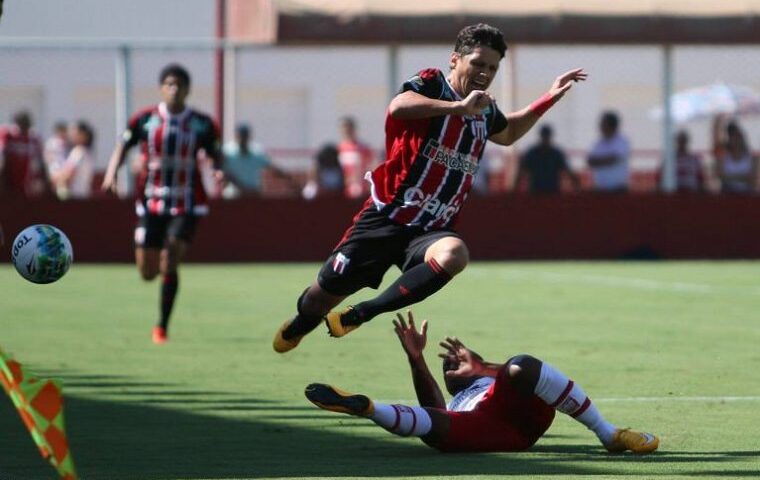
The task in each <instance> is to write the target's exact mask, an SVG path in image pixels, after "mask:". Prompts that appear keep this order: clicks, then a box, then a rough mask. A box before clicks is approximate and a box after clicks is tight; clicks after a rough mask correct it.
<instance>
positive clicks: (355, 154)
mask: <svg viewBox="0 0 760 480" xmlns="http://www.w3.org/2000/svg"><path fill="white" fill-rule="evenodd" d="M340 136H341V140H340V143H339V144H338V161H339V162H340V166H341V168H342V169H343V178H344V179H345V187H346V190H345V191H346V197H348V198H363V197H366V196H367V194H368V193H369V184H368V183H367V182H365V181H364V175H365V174H366V173H367V172H368V171H369V170H372V167H373V165H372V149H370V148H369V147H368V146H367V145H366V144H364V143H363V142H362V141H360V140H359V138H358V137H357V135H356V121H355V120H354V118H353V117H343V118H341V119H340Z"/></svg>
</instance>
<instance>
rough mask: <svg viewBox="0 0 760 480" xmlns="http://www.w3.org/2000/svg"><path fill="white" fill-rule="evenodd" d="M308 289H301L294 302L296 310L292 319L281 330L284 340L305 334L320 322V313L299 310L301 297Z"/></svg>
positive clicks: (301, 301)
mask: <svg viewBox="0 0 760 480" xmlns="http://www.w3.org/2000/svg"><path fill="white" fill-rule="evenodd" d="M308 290H309V289H308V288H307V289H306V290H304V291H303V293H302V294H301V296H300V297H298V302H296V311H297V312H298V313H297V314H296V316H295V317H293V321H292V322H290V325H289V326H288V328H286V329H285V331H283V332H282V337H283V338H284V339H285V340H290V339H291V338H293V337H296V336H298V335H306V334H307V333H309V332H311V331H312V330H314V329H315V328H317V326H318V325H319V324H320V323H321V322H322V315H308V314H305V313H303V311H302V310H301V304H302V303H303V297H304V295H306V292H307V291H308Z"/></svg>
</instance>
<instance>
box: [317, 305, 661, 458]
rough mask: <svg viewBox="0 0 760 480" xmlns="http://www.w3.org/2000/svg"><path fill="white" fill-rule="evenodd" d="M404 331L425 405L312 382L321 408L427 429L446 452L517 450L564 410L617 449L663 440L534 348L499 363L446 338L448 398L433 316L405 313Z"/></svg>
mask: <svg viewBox="0 0 760 480" xmlns="http://www.w3.org/2000/svg"><path fill="white" fill-rule="evenodd" d="M397 317H398V320H394V321H393V324H394V326H395V331H396V335H397V336H398V338H399V340H400V341H401V346H402V348H403V349H404V352H405V353H406V355H407V358H408V360H409V366H410V367H411V370H412V380H413V383H414V389H415V391H416V393H417V400H418V401H419V403H420V406H418V407H417V406H415V407H410V406H407V405H398V404H395V405H389V404H385V403H380V402H377V401H373V400H371V399H370V398H369V397H367V396H366V395H362V394H352V393H349V392H345V391H343V390H340V389H338V388H335V387H333V386H331V385H327V384H323V383H312V384H310V385H308V386H307V387H306V390H305V392H304V393H305V394H306V398H308V399H309V400H310V401H311V402H312V403H314V404H315V405H316V406H318V407H319V408H322V409H324V410H329V411H332V412H338V413H347V414H350V415H356V416H359V417H365V418H368V419H370V420H372V421H373V422H375V423H376V424H377V425H379V426H381V427H383V428H385V429H386V430H388V431H389V432H390V433H393V434H395V435H400V436H403V437H408V436H415V437H419V438H420V439H421V440H422V441H423V442H425V443H426V444H427V445H429V446H431V447H433V448H435V449H437V450H439V451H442V452H517V451H522V450H527V449H528V448H530V447H531V446H533V445H534V444H535V443H536V442H537V441H538V439H539V438H541V436H543V435H544V433H545V432H546V431H547V430H548V429H549V427H550V426H551V424H552V421H553V420H554V415H555V412H557V411H558V412H561V413H563V414H565V415H568V416H569V417H571V418H573V419H574V420H575V421H577V422H579V423H581V424H582V425H584V426H586V427H587V428H588V429H589V430H591V431H592V432H593V433H594V434H595V435H596V437H597V438H598V439H599V442H600V443H601V444H602V446H603V447H604V448H605V449H606V450H607V451H609V452H612V453H620V452H624V451H626V450H630V451H632V452H634V453H640V454H643V453H651V452H653V451H655V450H657V447H658V446H659V444H660V440H659V439H658V438H657V437H656V436H655V435H652V434H651V433H646V432H638V431H635V430H630V429H627V428H618V427H616V426H615V425H613V424H611V423H610V422H608V421H607V420H606V419H605V418H604V417H603V416H602V414H601V412H600V411H599V410H598V409H597V407H596V405H595V404H594V402H593V401H592V400H591V398H589V397H588V396H587V395H586V393H585V392H584V391H583V389H582V388H581V386H580V385H579V384H578V383H577V382H574V381H573V380H571V379H570V378H568V377H567V375H565V374H564V373H563V372H561V371H560V370H559V369H557V368H556V367H554V366H552V365H550V364H549V363H547V362H545V361H542V360H539V359H538V358H536V357H533V356H531V355H527V354H522V355H516V356H514V357H511V358H510V359H509V360H507V361H506V362H504V363H492V362H487V361H485V360H483V357H481V356H480V355H478V354H477V353H475V352H474V351H473V350H470V349H469V348H467V347H465V345H464V344H463V343H462V342H461V340H459V339H458V338H456V337H446V338H445V340H443V341H442V342H441V343H440V345H441V347H443V349H444V350H443V352H442V353H441V354H439V356H440V357H442V358H443V372H444V379H445V383H446V390H448V392H449V393H450V394H451V395H452V396H453V398H452V399H451V400H450V401H449V402H448V403H446V401H445V400H444V397H443V393H442V392H441V388H440V387H439V386H438V382H436V380H435V378H433V375H432V374H431V373H430V369H429V368H428V365H427V363H426V362H425V357H424V355H423V353H422V352H423V350H424V349H425V345H426V344H427V325H428V324H427V321H423V322H422V325H421V328H420V330H419V331H418V330H417V327H416V326H415V324H414V317H413V316H412V313H411V312H408V319H404V317H403V316H402V315H401V314H397Z"/></svg>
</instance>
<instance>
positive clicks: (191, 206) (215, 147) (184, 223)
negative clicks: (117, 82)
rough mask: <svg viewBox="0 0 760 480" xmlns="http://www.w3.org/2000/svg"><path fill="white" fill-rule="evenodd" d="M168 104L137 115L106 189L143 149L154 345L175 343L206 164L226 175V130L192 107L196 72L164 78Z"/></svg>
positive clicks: (139, 197)
mask: <svg viewBox="0 0 760 480" xmlns="http://www.w3.org/2000/svg"><path fill="white" fill-rule="evenodd" d="M159 85H160V92H161V100H162V102H161V103H159V104H158V105H154V106H152V107H148V108H146V109H144V110H141V111H140V112H138V113H137V114H135V115H134V116H133V117H132V118H131V119H130V120H129V125H128V127H127V130H126V131H125V132H124V135H123V137H122V141H121V143H119V144H118V145H117V146H116V148H115V149H114V151H113V154H112V155H111V161H110V163H109V164H108V170H107V171H106V175H105V178H104V179H103V187H102V188H103V190H115V188H116V172H117V170H118V168H119V166H120V165H121V164H122V163H123V162H124V159H125V157H126V154H127V151H128V150H129V149H130V148H132V147H134V146H135V145H138V144H139V145H140V153H141V156H140V174H139V176H138V180H137V188H136V202H135V209H136V211H137V217H138V221H137V226H136V228H135V262H136V263H137V268H138V270H139V271H140V274H141V275H142V278H143V279H144V280H153V279H154V278H156V276H158V274H159V273H160V274H161V276H162V283H161V302H160V308H159V313H160V316H159V320H158V324H157V325H156V326H155V327H154V328H153V342H154V343H157V344H162V343H165V342H166V341H167V339H168V336H167V329H168V327H169V316H170V315H171V312H172V308H173V306H174V300H175V298H176V296H177V289H178V287H179V276H178V273H177V269H178V267H179V263H180V261H181V260H182V257H183V255H184V253H185V251H186V250H187V246H188V245H189V244H190V242H191V241H192V239H193V236H194V235H195V230H196V225H197V223H198V218H199V217H200V216H202V215H205V214H206V213H207V212H208V205H207V197H206V192H205V190H204V188H203V185H202V183H201V176H200V172H199V168H198V166H199V164H198V161H199V159H201V158H203V156H204V155H205V157H207V158H210V159H211V160H212V161H213V163H214V168H215V169H216V172H215V176H216V178H217V179H219V180H220V179H221V178H222V174H221V170H219V169H220V168H221V159H222V157H221V154H220V153H219V144H220V140H219V130H218V128H217V126H216V125H215V124H214V122H213V121H212V120H211V118H210V117H209V116H208V115H206V114H204V113H201V112H199V111H197V110H194V109H192V108H189V107H187V106H186V105H185V100H186V98H187V96H188V94H189V93H190V74H189V73H188V72H187V70H185V69H184V68H183V67H182V66H180V65H177V64H171V65H167V66H166V67H164V68H163V70H161V73H160V74H159Z"/></svg>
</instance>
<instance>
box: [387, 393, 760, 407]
mask: <svg viewBox="0 0 760 480" xmlns="http://www.w3.org/2000/svg"><path fill="white" fill-rule="evenodd" d="M591 400H592V401H593V402H595V403H624V402H652V403H658V402H661V403H668V402H720V403H724V402H725V403H729V402H760V395H747V396H724V397H708V396H695V397H599V398H596V397H591ZM373 401H376V402H380V403H388V404H391V403H397V404H399V403H400V404H402V405H416V404H417V403H418V402H417V400H382V399H379V400H378V399H373Z"/></svg>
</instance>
